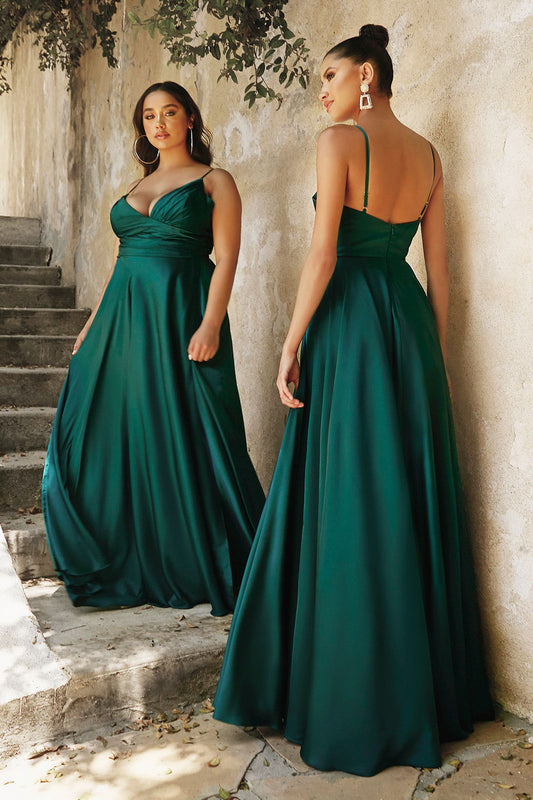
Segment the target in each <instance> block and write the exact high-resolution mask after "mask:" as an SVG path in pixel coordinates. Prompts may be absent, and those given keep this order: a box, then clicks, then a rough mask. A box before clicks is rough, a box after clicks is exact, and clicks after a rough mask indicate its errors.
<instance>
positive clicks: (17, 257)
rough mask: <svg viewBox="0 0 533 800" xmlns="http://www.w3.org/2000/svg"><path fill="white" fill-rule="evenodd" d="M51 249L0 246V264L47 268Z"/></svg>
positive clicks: (15, 245)
mask: <svg viewBox="0 0 533 800" xmlns="http://www.w3.org/2000/svg"><path fill="white" fill-rule="evenodd" d="M51 258H52V248H51V247H43V246H42V245H34V244H0V264H18V265H19V266H23V265H28V266H34V265H42V266H43V267H46V266H48V264H49V263H50V259H51Z"/></svg>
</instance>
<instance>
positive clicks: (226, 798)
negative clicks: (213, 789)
mask: <svg viewBox="0 0 533 800" xmlns="http://www.w3.org/2000/svg"><path fill="white" fill-rule="evenodd" d="M218 796H219V797H220V800H230V797H231V793H230V792H227V791H226V790H225V789H223V788H222V786H219V787H218Z"/></svg>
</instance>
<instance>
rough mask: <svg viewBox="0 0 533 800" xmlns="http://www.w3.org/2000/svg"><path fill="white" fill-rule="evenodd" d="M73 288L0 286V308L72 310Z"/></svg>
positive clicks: (74, 289)
mask: <svg viewBox="0 0 533 800" xmlns="http://www.w3.org/2000/svg"><path fill="white" fill-rule="evenodd" d="M75 305H76V288H75V287H74V286H17V285H16V284H12V283H5V284H0V308H74V307H75Z"/></svg>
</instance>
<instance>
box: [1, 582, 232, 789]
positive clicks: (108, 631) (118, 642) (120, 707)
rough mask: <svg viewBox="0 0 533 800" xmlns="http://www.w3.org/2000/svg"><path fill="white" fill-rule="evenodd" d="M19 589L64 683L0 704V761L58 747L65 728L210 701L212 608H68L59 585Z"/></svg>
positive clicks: (217, 627) (214, 635)
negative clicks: (46, 745)
mask: <svg viewBox="0 0 533 800" xmlns="http://www.w3.org/2000/svg"><path fill="white" fill-rule="evenodd" d="M24 589H25V592H26V596H27V598H28V601H29V603H30V607H31V610H32V611H33V613H34V615H35V617H36V618H37V621H38V623H39V625H40V627H41V630H42V632H43V633H44V636H45V640H46V642H47V644H48V646H49V648H50V650H51V651H52V653H53V654H55V655H56V656H57V658H58V661H59V664H60V665H61V667H62V669H63V670H64V672H65V673H66V675H67V676H68V679H67V682H66V684H65V685H64V686H60V687H58V688H57V689H55V690H50V691H44V692H39V693H36V694H34V695H30V696H27V697H22V698H20V699H17V700H13V701H11V702H9V703H6V704H4V706H3V707H2V708H1V709H0V713H1V716H2V731H1V732H0V753H1V754H3V755H4V756H6V755H12V754H15V753H17V752H20V750H21V749H26V748H28V747H31V746H33V747H36V746H37V745H38V744H39V743H42V742H50V741H56V742H58V743H59V742H60V741H61V737H62V736H63V735H64V734H65V733H67V732H69V731H76V732H77V733H81V732H84V731H88V730H91V729H92V728H94V726H95V725H97V724H98V725H101V724H102V723H106V722H109V723H111V722H113V723H120V722H128V721H133V720H134V719H138V718H139V716H141V715H142V713H143V712H145V711H146V712H149V713H151V714H155V713H157V711H168V709H171V708H173V707H175V706H179V705H185V704H190V703H194V702H198V701H199V700H203V699H204V698H205V697H207V696H211V697H212V696H213V692H214V689H215V686H216V683H217V680H218V675H219V672H220V666H221V663H222V656H223V653H224V648H225V645H226V641H227V628H228V627H229V617H222V618H221V617H213V616H211V614H210V610H211V608H210V606H208V605H200V606H196V607H195V608H192V609H187V610H184V611H181V610H178V609H172V608H153V607H151V606H141V607H140V608H121V609H109V610H103V609H96V608H74V607H73V606H72V604H71V602H70V600H69V599H68V597H67V594H66V592H65V589H64V587H63V585H62V584H61V583H59V582H58V581H53V580H50V579H41V580H39V581H32V582H29V583H26V584H25V585H24ZM179 735H180V736H181V734H179ZM165 796H166V795H165Z"/></svg>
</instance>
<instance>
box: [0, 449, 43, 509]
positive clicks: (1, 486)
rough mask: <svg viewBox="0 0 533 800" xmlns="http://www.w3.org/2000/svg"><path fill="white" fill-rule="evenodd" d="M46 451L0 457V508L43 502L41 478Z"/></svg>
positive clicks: (29, 505)
mask: <svg viewBox="0 0 533 800" xmlns="http://www.w3.org/2000/svg"><path fill="white" fill-rule="evenodd" d="M45 459H46V452H45V451H44V450H34V451H32V452H28V453H8V454H7V455H4V456H2V457H1V458H0V508H3V509H8V508H11V509H16V508H19V507H22V508H31V507H32V506H38V505H40V504H41V478H42V474H43V468H44V462H45Z"/></svg>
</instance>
